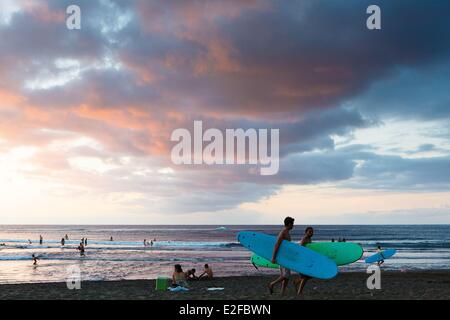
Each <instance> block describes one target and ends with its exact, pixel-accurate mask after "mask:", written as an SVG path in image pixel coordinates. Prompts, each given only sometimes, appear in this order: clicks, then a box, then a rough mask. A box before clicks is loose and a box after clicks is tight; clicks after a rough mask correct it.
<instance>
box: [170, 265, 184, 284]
mask: <svg viewBox="0 0 450 320" xmlns="http://www.w3.org/2000/svg"><path fill="white" fill-rule="evenodd" d="M186 280H187V279H186V273H184V272H183V268H181V265H179V264H176V265H175V266H174V272H173V274H172V287H178V286H181V287H187V282H186Z"/></svg>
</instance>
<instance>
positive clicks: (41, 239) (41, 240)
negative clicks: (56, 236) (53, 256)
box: [39, 235, 44, 245]
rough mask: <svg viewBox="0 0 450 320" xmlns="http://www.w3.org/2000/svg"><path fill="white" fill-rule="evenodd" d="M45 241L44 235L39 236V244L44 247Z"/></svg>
mask: <svg viewBox="0 0 450 320" xmlns="http://www.w3.org/2000/svg"><path fill="white" fill-rule="evenodd" d="M43 241H44V238H42V235H40V236H39V244H40V245H42V242H43Z"/></svg>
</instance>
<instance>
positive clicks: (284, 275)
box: [268, 217, 294, 295]
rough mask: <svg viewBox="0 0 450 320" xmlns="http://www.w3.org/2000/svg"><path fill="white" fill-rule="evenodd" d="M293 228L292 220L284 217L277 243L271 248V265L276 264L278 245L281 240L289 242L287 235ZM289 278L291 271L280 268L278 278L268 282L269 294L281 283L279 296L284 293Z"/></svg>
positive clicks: (288, 235) (289, 236) (289, 237)
mask: <svg viewBox="0 0 450 320" xmlns="http://www.w3.org/2000/svg"><path fill="white" fill-rule="evenodd" d="M293 228H294V218H291V217H286V218H285V219H284V228H283V230H281V231H280V233H279V234H278V238H277V242H275V246H274V248H273V254H272V263H277V261H276V260H277V253H278V250H279V249H280V245H281V243H282V242H283V240H286V241H291V234H290V233H289V232H290V231H291V230H292V229H293ZM290 277H291V270H289V269H287V268H284V267H282V266H280V276H279V277H278V278H277V279H275V280H274V281H272V282H270V283H269V285H268V288H269V292H270V294H273V287H274V286H275V285H276V284H278V283H280V282H281V294H283V295H284V294H285V293H286V288H287V285H288V283H289V278H290Z"/></svg>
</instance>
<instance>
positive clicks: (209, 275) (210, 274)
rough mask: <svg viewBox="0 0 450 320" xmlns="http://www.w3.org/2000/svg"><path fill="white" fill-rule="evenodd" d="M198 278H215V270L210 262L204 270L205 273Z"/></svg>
mask: <svg viewBox="0 0 450 320" xmlns="http://www.w3.org/2000/svg"><path fill="white" fill-rule="evenodd" d="M198 278H199V279H208V280H210V279H212V278H213V271H212V269H211V268H210V267H209V265H208V264H205V270H204V271H203V273H202V274H201V275H200V276H199V277H198Z"/></svg>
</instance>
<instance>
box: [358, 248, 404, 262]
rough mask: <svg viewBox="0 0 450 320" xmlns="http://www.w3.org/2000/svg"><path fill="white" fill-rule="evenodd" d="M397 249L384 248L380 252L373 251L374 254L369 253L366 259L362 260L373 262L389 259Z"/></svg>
mask: <svg viewBox="0 0 450 320" xmlns="http://www.w3.org/2000/svg"><path fill="white" fill-rule="evenodd" d="M396 252H397V250H395V249H386V250H383V251H381V252H378V253H375V254H374V255H371V256H370V257H368V258H367V259H366V260H364V261H365V262H366V263H375V262H378V261H381V260H385V259H389V258H390V257H392V256H393V255H394V254H395V253H396Z"/></svg>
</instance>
